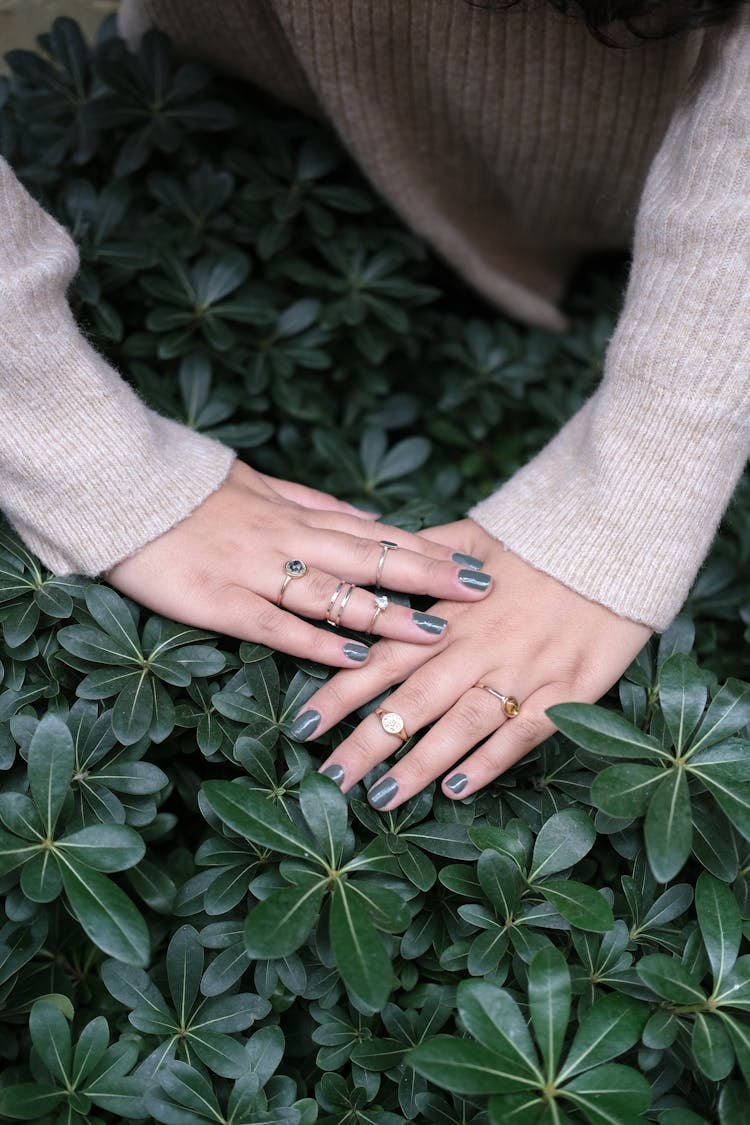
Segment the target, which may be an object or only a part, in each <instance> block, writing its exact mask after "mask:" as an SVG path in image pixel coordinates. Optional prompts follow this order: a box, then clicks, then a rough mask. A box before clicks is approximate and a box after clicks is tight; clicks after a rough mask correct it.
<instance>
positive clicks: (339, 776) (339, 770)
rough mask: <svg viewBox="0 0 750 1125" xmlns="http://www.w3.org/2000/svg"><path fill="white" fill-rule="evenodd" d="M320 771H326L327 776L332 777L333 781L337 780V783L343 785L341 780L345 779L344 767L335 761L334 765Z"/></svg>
mask: <svg viewBox="0 0 750 1125" xmlns="http://www.w3.org/2000/svg"><path fill="white" fill-rule="evenodd" d="M320 772H321V773H324V774H325V775H326V777H330V779H331V781H335V782H336V784H337V785H341V782H342V781H343V780H344V770H343V767H342V766H338V765H336V763H335V762H334V764H333V765H332V766H326V768H325V769H324V770H321V771H320Z"/></svg>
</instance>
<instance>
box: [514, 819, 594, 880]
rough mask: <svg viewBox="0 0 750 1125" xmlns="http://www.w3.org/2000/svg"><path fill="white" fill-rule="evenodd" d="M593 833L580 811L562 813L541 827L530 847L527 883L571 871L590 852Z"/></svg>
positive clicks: (590, 825) (591, 827)
mask: <svg viewBox="0 0 750 1125" xmlns="http://www.w3.org/2000/svg"><path fill="white" fill-rule="evenodd" d="M595 840H596V829H595V828H594V825H593V824H592V822H591V820H590V819H589V817H588V816H587V815H586V813H585V812H584V811H583V810H582V809H564V810H563V811H562V812H559V813H555V814H554V815H553V816H551V817H550V818H549V820H547V821H546V822H545V823H544V824H543V825H542V827H541V829H540V832H539V835H538V836H537V838H536V843H535V844H534V854H533V858H532V861H531V873H530V874H529V881H530V882H532V883H533V882H537V881H538V880H539V879H545V878H546V877H547V876H548V875H555V874H557V872H558V871H564V870H565V869H566V868H568V867H573V865H574V864H576V863H578V861H579V860H580V859H583V857H584V856H585V855H587V854H588V852H590V851H591V849H592V847H593V846H594V841H595Z"/></svg>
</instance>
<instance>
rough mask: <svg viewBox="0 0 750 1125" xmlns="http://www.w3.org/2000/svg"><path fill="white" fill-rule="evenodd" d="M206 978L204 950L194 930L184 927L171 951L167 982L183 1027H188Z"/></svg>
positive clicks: (177, 933) (175, 935) (172, 942)
mask: <svg viewBox="0 0 750 1125" xmlns="http://www.w3.org/2000/svg"><path fill="white" fill-rule="evenodd" d="M202 975H203V946H202V945H201V944H200V942H199V941H198V931H197V930H196V929H195V928H194V927H193V926H189V925H186V926H180V928H179V930H177V931H176V932H175V933H174V934H173V936H172V939H171V941H170V943H169V946H168V948H167V978H168V980H169V991H170V994H171V996H172V1002H173V1004H174V1006H175V1011H176V1012H177V1016H178V1018H179V1020H180V1023H181V1024H183V1025H186V1024H187V1022H188V1015H189V1013H190V1012H191V1010H192V1007H193V1004H194V1003H195V999H196V997H197V995H198V988H199V986H200V982H201V976H202Z"/></svg>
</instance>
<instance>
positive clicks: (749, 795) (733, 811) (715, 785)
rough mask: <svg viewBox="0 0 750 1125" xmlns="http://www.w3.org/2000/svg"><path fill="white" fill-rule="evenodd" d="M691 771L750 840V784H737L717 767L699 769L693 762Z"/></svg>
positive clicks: (730, 819) (729, 818) (736, 826)
mask: <svg viewBox="0 0 750 1125" xmlns="http://www.w3.org/2000/svg"><path fill="white" fill-rule="evenodd" d="M690 772H691V773H693V774H695V775H696V776H697V777H699V778H700V780H701V782H702V783H703V785H705V787H706V789H707V790H708V791H709V793H710V794H711V795H712V796H713V798H714V800H715V801H716V803H717V805H718V806H719V808H720V809H721V811H722V812H723V813H724V815H725V816H726V818H727V820H729V821H730V822H731V823H732V824H733V825H734V827H735V828H736V829H737V831H738V832H739V833H740V835H741V836H743V837H744V838H745V839H746V840H750V786H747V785H737V783H736V782H735V781H734V779H733V778H732V777H730V778H729V779H725V778H724V777H723V776H722V773H721V771H720V769H719V768H716V767H714V768H709V769H699V768H697V767H693V766H692V764H691V767H690Z"/></svg>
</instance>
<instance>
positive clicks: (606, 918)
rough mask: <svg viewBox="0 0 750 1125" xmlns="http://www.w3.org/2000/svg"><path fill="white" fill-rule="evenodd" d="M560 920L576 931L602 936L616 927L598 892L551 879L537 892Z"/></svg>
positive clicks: (582, 885) (570, 882)
mask: <svg viewBox="0 0 750 1125" xmlns="http://www.w3.org/2000/svg"><path fill="white" fill-rule="evenodd" d="M536 890H537V891H539V893H540V894H542V895H544V897H545V898H546V899H547V901H548V902H549V903H551V905H552V906H554V908H555V910H557V911H558V913H559V914H562V916H563V918H564V919H565V920H566V921H567V922H570V924H571V926H575V927H576V928H577V929H579V930H590V931H591V932H592V933H597V934H605V933H606V932H607V930H611V929H612V927H613V926H614V924H615V920H614V917H613V915H612V908H611V907H610V905H609V903H608V902H607V901H606V899H604V898H603V897H602V896H601V895H600V894H599V892H598V891H596V890H594V888H593V887H589V886H587V885H586V884H585V883H576V882H575V881H574V880H573V879H553V880H550V881H549V882H548V883H540V884H539V886H538V887H537V888H536Z"/></svg>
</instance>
